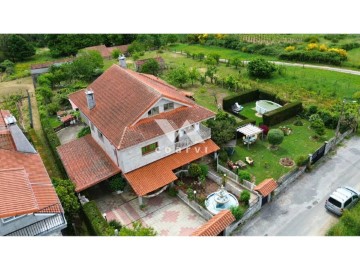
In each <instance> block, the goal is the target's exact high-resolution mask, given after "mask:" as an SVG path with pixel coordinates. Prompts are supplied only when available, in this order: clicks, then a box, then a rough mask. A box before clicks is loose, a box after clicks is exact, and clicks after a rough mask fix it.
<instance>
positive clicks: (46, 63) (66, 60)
mask: <svg viewBox="0 0 360 270" xmlns="http://www.w3.org/2000/svg"><path fill="white" fill-rule="evenodd" d="M73 60H74V59H73V58H64V59H58V60H54V61H50V62H44V63H39V64H33V65H31V67H30V68H31V69H40V68H47V67H50V66H52V65H54V64H58V63H67V62H72V61H73Z"/></svg>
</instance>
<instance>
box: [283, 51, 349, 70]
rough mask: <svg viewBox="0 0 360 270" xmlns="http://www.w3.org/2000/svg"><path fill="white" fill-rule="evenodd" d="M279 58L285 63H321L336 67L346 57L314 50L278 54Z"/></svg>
mask: <svg viewBox="0 0 360 270" xmlns="http://www.w3.org/2000/svg"><path fill="white" fill-rule="evenodd" d="M279 58H280V59H281V60H287V61H300V62H312V63H322V64H330V65H336V66H340V65H341V62H342V61H345V60H346V57H341V56H340V55H339V54H337V53H336V52H320V51H315V50H312V51H291V52H285V53H282V54H280V55H279Z"/></svg>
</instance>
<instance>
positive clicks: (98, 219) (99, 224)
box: [82, 201, 114, 236]
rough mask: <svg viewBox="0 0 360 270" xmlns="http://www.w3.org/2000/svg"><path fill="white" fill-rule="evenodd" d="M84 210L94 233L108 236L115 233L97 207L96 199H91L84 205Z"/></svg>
mask: <svg viewBox="0 0 360 270" xmlns="http://www.w3.org/2000/svg"><path fill="white" fill-rule="evenodd" d="M82 207H83V211H84V214H85V217H86V220H87V221H88V224H89V225H90V229H91V230H92V233H93V234H95V235H96V236H108V235H114V230H113V229H112V228H111V226H110V225H109V224H108V222H107V221H106V220H105V219H104V217H103V215H102V214H101V212H100V210H99V208H98V207H97V205H96V203H95V202H94V201H90V202H88V203H86V204H84V205H83V206H82Z"/></svg>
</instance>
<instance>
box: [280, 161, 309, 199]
mask: <svg viewBox="0 0 360 270" xmlns="http://www.w3.org/2000/svg"><path fill="white" fill-rule="evenodd" d="M305 170H306V166H303V167H300V168H298V169H295V170H292V171H290V172H288V173H287V174H285V175H283V176H282V177H280V178H279V179H278V181H277V183H278V185H279V186H278V187H277V188H276V189H275V190H274V196H277V195H278V194H279V193H281V192H282V191H283V190H285V189H286V188H287V187H288V186H289V185H290V184H291V183H293V182H294V181H295V180H296V179H297V178H298V177H300V176H301V175H303V174H304V172H305Z"/></svg>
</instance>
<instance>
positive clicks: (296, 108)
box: [263, 101, 303, 126]
mask: <svg viewBox="0 0 360 270" xmlns="http://www.w3.org/2000/svg"><path fill="white" fill-rule="evenodd" d="M302 110H303V107H302V103H301V102H300V101H297V102H293V103H289V104H287V105H285V106H283V107H281V108H278V109H276V110H273V111H271V112H267V113H265V114H263V121H264V124H265V125H267V126H273V125H276V124H278V123H281V122H283V121H285V120H287V119H289V118H291V117H294V116H296V115H298V114H299V113H301V112H302Z"/></svg>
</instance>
